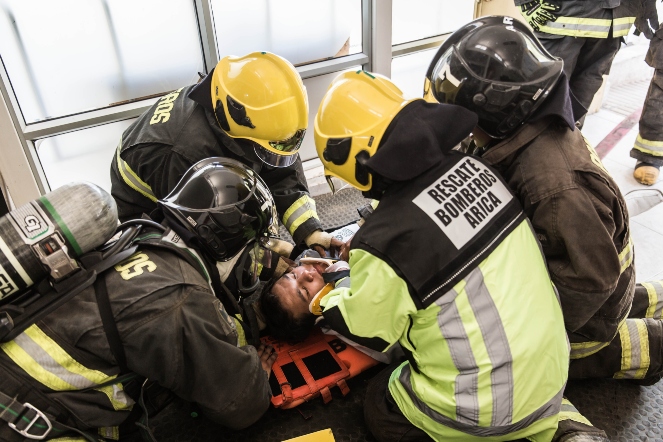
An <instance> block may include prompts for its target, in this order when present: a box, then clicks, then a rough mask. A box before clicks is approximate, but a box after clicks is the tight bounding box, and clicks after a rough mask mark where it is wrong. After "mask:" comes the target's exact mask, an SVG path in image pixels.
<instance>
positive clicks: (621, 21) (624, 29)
mask: <svg viewBox="0 0 663 442" xmlns="http://www.w3.org/2000/svg"><path fill="white" fill-rule="evenodd" d="M634 22H635V17H620V18H616V19H614V20H613V21H612V36H613V37H626V36H627V35H628V31H630V30H631V26H632V25H633V23H634Z"/></svg>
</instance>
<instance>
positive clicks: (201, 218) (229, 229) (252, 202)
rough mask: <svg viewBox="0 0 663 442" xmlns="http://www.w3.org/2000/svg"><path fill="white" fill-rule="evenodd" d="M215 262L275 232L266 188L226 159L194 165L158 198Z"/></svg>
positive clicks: (252, 174)
mask: <svg viewBox="0 0 663 442" xmlns="http://www.w3.org/2000/svg"><path fill="white" fill-rule="evenodd" d="M159 205H160V206H161V207H162V209H163V210H165V211H167V212H168V213H170V214H172V215H174V216H175V218H176V219H177V220H178V221H179V223H180V224H181V225H182V226H184V227H186V228H187V229H188V230H189V231H190V232H191V233H193V234H194V235H195V236H196V237H197V238H198V239H199V240H200V243H201V245H202V246H203V248H204V249H205V251H206V252H207V253H208V254H209V255H210V256H211V257H212V258H213V259H214V260H216V261H225V260H228V259H230V258H232V257H233V256H235V255H236V254H237V253H238V252H239V251H241V250H242V248H244V247H245V246H246V245H247V244H248V243H249V242H251V241H253V240H254V239H258V238H260V237H261V236H265V235H266V234H268V233H272V234H275V233H276V227H275V226H276V223H277V220H278V216H277V214H276V206H275V204H274V200H273V199H272V195H271V193H270V192H269V189H268V188H267V185H266V184H265V183H264V182H263V181H262V179H261V178H260V177H259V176H258V175H257V174H256V173H255V172H254V171H253V170H251V169H249V168H248V167H246V166H245V165H244V164H242V163H240V162H238V161H235V160H231V159H229V158H222V157H213V158H207V159H205V160H202V161H199V162H198V163H196V164H195V165H194V166H192V167H191V168H190V169H189V170H188V171H187V172H186V173H185V174H184V176H183V177H182V179H181V180H180V182H179V183H178V184H177V186H176V187H175V188H174V189H173V191H172V192H171V193H170V194H169V195H168V196H167V197H166V198H164V199H162V200H159Z"/></svg>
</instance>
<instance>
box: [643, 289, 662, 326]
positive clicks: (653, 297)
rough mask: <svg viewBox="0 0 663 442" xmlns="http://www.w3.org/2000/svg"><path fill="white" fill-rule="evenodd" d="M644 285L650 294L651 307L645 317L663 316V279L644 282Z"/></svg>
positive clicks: (657, 317)
mask: <svg viewBox="0 0 663 442" xmlns="http://www.w3.org/2000/svg"><path fill="white" fill-rule="evenodd" d="M642 286H643V287H644V288H645V289H646V290H647V295H648V296H649V307H647V312H646V313H645V318H654V319H661V317H662V316H663V281H649V282H643V283H642Z"/></svg>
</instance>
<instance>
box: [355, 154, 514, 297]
mask: <svg viewBox="0 0 663 442" xmlns="http://www.w3.org/2000/svg"><path fill="white" fill-rule="evenodd" d="M524 219H525V216H524V214H523V212H522V209H521V206H520V203H519V202H518V199H517V198H515V197H514V196H513V194H512V193H511V191H510V190H509V187H508V186H507V184H506V183H505V182H504V181H503V179H502V178H501V177H500V176H499V175H498V174H497V172H495V171H494V170H493V169H492V168H490V167H489V166H487V165H486V164H484V163H483V162H482V160H481V159H479V158H477V157H474V156H470V155H467V154H464V153H461V152H457V151H452V152H449V153H448V154H447V155H446V156H445V160H444V161H443V162H442V163H440V164H438V165H436V166H434V167H432V168H431V169H429V170H428V171H427V172H425V173H424V174H422V175H420V176H418V177H416V178H415V179H414V180H412V181H409V182H407V183H398V184H394V185H392V186H391V187H389V188H388V189H387V191H386V192H385V193H384V195H383V196H382V198H381V199H380V204H379V205H378V207H377V209H376V210H375V213H373V215H372V216H371V217H370V218H368V220H367V221H366V223H365V224H364V225H363V226H362V228H361V229H359V231H358V232H357V234H356V235H355V237H354V238H353V240H352V248H356V249H363V250H365V251H367V252H369V253H371V254H373V255H375V256H377V257H378V258H380V259H382V260H383V261H385V262H387V263H388V264H389V265H390V266H391V267H392V268H393V269H394V271H395V272H396V273H397V274H398V275H399V276H400V277H401V278H403V279H404V280H405V281H406V282H407V284H408V287H409V290H410V294H411V295H412V298H413V299H414V301H415V303H416V305H417V306H418V307H419V308H426V307H428V306H429V305H430V304H432V303H433V302H435V300H437V299H438V298H439V297H441V296H442V295H443V294H444V293H446V292H447V291H448V290H449V289H451V288H452V287H453V286H454V285H455V284H456V283H458V282H459V281H460V280H461V279H463V278H464V277H465V276H466V275H467V274H468V273H470V271H472V269H474V268H476V266H477V265H479V263H481V261H483V260H484V259H485V258H486V257H487V256H488V255H489V254H490V252H492V250H494V249H495V247H497V246H498V245H499V244H500V243H501V242H502V240H503V239H504V238H506V237H507V236H508V235H509V233H511V231H512V230H513V229H514V228H515V227H517V226H518V225H519V224H520V223H521V221H522V220H524Z"/></svg>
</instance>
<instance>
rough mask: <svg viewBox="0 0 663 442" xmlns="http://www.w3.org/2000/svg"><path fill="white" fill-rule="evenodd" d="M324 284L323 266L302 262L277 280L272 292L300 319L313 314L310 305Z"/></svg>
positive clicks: (285, 307) (284, 306)
mask: <svg viewBox="0 0 663 442" xmlns="http://www.w3.org/2000/svg"><path fill="white" fill-rule="evenodd" d="M324 286H325V281H324V280H323V279H322V268H321V267H320V266H318V265H311V264H302V265H300V266H297V267H295V268H293V269H292V271H291V272H289V273H286V274H285V275H283V276H282V277H281V278H280V279H279V280H278V281H276V283H274V287H273V288H272V293H274V294H275V295H276V296H278V298H279V299H280V301H281V304H282V305H283V308H284V309H286V310H287V311H289V312H290V313H291V314H292V315H293V317H294V318H296V319H298V318H301V317H303V316H305V315H310V314H311V312H310V311H309V309H308V306H309V304H310V303H311V300H312V299H313V297H314V296H315V295H316V294H317V293H318V292H319V291H320V290H322V288H323V287H324Z"/></svg>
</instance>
